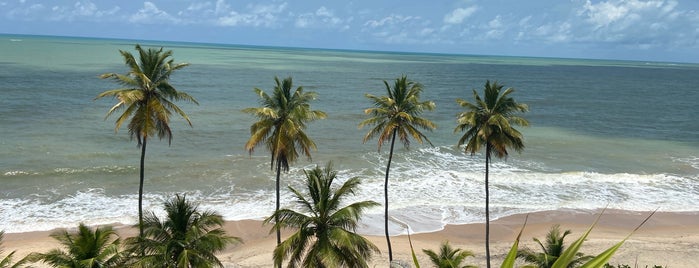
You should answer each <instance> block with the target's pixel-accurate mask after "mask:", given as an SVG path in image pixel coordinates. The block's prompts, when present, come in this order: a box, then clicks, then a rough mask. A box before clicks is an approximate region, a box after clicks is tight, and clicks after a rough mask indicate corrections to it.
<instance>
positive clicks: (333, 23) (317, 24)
mask: <svg viewBox="0 0 699 268" xmlns="http://www.w3.org/2000/svg"><path fill="white" fill-rule="evenodd" d="M349 21H351V18H349V19H346V20H345V19H342V18H340V17H338V16H335V13H334V12H333V11H332V10H330V9H328V8H326V7H325V6H321V7H320V8H318V9H317V10H316V11H315V12H312V13H304V14H301V15H299V16H298V17H296V22H295V23H294V25H295V26H296V27H297V28H338V29H340V30H347V29H349V28H350V26H349V25H348V24H347V22H349Z"/></svg>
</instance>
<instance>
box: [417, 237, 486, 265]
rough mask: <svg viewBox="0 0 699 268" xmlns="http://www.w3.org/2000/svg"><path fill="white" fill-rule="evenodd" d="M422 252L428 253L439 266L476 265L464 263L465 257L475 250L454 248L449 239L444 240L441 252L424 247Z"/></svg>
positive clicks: (440, 248)
mask: <svg viewBox="0 0 699 268" xmlns="http://www.w3.org/2000/svg"><path fill="white" fill-rule="evenodd" d="M422 252H424V253H425V254H427V256H429V257H430V260H431V261H432V264H434V266H435V267H437V268H473V267H476V266H472V265H463V264H462V263H463V262H464V259H466V258H467V257H472V256H473V252H471V251H468V250H462V249H460V248H457V249H454V248H452V247H451V245H449V241H444V242H442V245H441V246H440V247H439V253H436V252H434V251H432V250H430V249H423V250H422Z"/></svg>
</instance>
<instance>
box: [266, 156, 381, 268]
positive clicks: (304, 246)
mask: <svg viewBox="0 0 699 268" xmlns="http://www.w3.org/2000/svg"><path fill="white" fill-rule="evenodd" d="M304 173H305V175H306V181H305V185H304V186H305V187H306V188H307V191H308V192H307V193H301V192H300V191H298V190H296V189H294V188H292V187H291V186H289V190H290V191H291V192H292V193H293V194H294V196H295V197H296V204H297V205H298V206H299V208H300V211H294V210H291V209H281V210H279V211H277V212H276V213H275V214H274V215H272V216H271V217H269V218H267V219H266V220H265V222H267V223H269V222H271V221H274V223H275V224H274V225H275V227H277V228H279V227H285V228H296V229H298V231H296V232H295V233H294V234H293V235H291V236H290V237H289V238H288V239H286V240H284V242H282V243H281V244H279V245H278V246H277V248H275V249H274V263H275V265H276V266H281V264H282V261H283V260H285V259H289V263H288V267H308V268H310V267H321V268H323V267H368V265H367V263H366V260H368V259H370V258H371V256H372V254H373V253H376V252H378V251H379V249H378V248H377V247H376V246H375V245H374V244H372V243H371V242H370V241H369V240H367V239H366V238H364V237H362V236H360V235H358V234H356V233H354V230H355V229H356V227H357V222H358V221H359V218H360V217H361V215H362V212H363V211H364V210H365V209H367V208H369V207H372V206H377V205H379V204H378V203H376V202H374V201H362V202H356V203H352V204H349V205H347V206H344V207H342V206H341V205H343V203H344V202H345V200H346V199H347V198H348V196H349V195H350V194H354V193H355V191H356V190H357V187H358V186H359V184H360V181H359V179H358V178H351V179H349V180H347V181H345V182H344V183H343V184H342V185H341V186H340V187H339V188H336V189H332V188H333V187H332V184H333V182H334V181H335V179H336V177H337V171H334V170H333V168H332V164H331V163H328V165H327V166H326V167H325V168H323V169H321V168H320V167H317V166H316V168H314V169H312V170H304Z"/></svg>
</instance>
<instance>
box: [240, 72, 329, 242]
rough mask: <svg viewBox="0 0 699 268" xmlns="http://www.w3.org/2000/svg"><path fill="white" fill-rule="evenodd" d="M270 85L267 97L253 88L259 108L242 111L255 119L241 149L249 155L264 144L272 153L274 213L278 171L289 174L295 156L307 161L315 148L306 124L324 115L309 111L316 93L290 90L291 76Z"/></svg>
mask: <svg viewBox="0 0 699 268" xmlns="http://www.w3.org/2000/svg"><path fill="white" fill-rule="evenodd" d="M274 82H275V83H276V85H275V86H274V89H273V90H272V95H271V96H270V95H268V94H267V93H265V92H264V91H263V90H262V89H259V88H255V94H257V96H259V97H260V104H261V105H262V107H255V108H247V109H244V110H243V112H245V113H249V114H252V115H254V116H255V117H257V118H258V119H259V120H258V121H257V122H255V123H253V124H252V126H250V139H249V140H248V142H247V143H245V150H247V151H248V152H249V153H250V154H252V153H253V151H254V150H255V147H257V145H260V144H265V146H266V147H267V149H268V150H269V151H270V152H271V153H272V159H271V161H270V168H272V169H273V168H274V167H275V166H276V167H277V177H276V188H275V189H276V208H275V210H274V211H275V212H276V211H279V207H280V204H279V181H280V180H279V177H280V174H281V171H285V172H286V171H289V164H290V163H292V162H294V161H296V159H297V158H298V156H299V153H303V154H304V155H306V156H307V157H308V158H309V159H310V158H311V149H316V144H315V143H314V142H313V140H311V138H309V137H308V135H306V132H305V129H306V124H307V123H308V122H312V121H315V120H318V119H323V118H325V117H326V114H325V113H324V112H322V111H319V110H311V104H310V102H311V101H312V100H314V99H315V98H316V96H317V94H316V93H315V92H304V91H303V87H298V88H296V90H293V82H292V79H291V77H287V78H285V79H284V80H282V81H280V80H279V78H277V77H275V78H274ZM292 90H293V91H292ZM279 243H281V233H280V231H279V229H277V244H279Z"/></svg>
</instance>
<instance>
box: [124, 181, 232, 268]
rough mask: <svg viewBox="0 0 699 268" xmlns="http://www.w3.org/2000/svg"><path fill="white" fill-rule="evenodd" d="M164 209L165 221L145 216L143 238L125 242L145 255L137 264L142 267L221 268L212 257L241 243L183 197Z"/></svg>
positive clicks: (213, 216)
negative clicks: (230, 246) (229, 246)
mask: <svg viewBox="0 0 699 268" xmlns="http://www.w3.org/2000/svg"><path fill="white" fill-rule="evenodd" d="M164 205H165V212H166V214H167V216H166V217H165V219H163V220H162V221H161V220H160V219H158V217H157V216H156V215H155V213H153V212H151V213H149V214H148V215H147V216H146V218H145V220H144V226H145V237H144V238H143V239H138V238H131V239H129V240H128V243H129V244H130V246H131V250H132V251H133V252H135V253H137V252H138V251H141V250H142V251H144V252H145V256H143V257H141V258H140V260H139V262H138V263H139V264H141V265H143V266H144V267H214V266H216V267H223V265H222V264H221V262H220V261H219V260H218V258H217V257H216V256H215V255H214V254H215V253H217V252H219V251H221V250H223V249H225V248H226V247H227V246H228V245H231V244H235V243H239V242H241V240H240V239H239V238H237V237H231V236H228V235H227V234H226V232H225V231H224V230H223V228H222V226H223V217H222V216H221V215H218V214H216V213H214V212H212V211H203V212H200V211H199V210H198V209H197V206H196V205H194V204H192V203H191V202H189V201H187V200H186V198H185V196H180V195H176V196H175V197H174V198H172V199H170V200H168V201H166V202H165V204H164Z"/></svg>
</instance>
